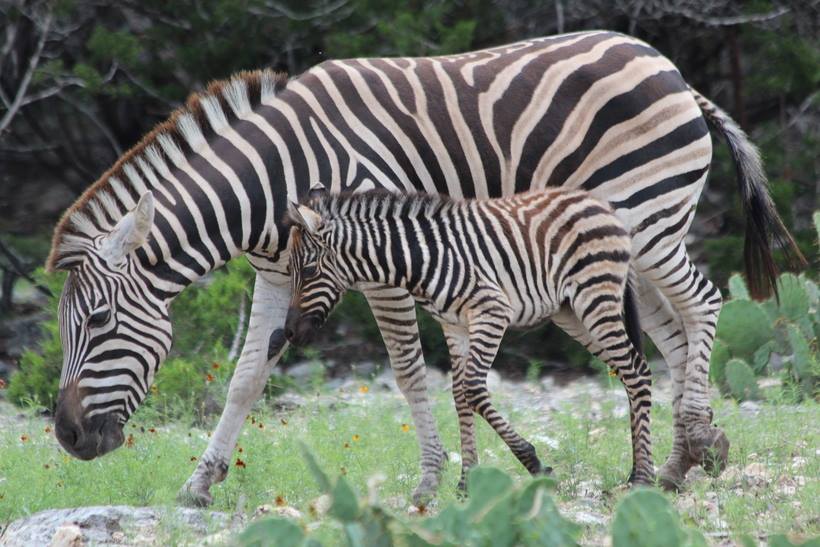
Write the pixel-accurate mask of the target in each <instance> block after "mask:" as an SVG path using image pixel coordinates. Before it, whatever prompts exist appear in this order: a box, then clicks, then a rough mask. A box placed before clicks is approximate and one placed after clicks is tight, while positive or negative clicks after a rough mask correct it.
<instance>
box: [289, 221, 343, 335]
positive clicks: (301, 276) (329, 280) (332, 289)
mask: <svg viewBox="0 0 820 547" xmlns="http://www.w3.org/2000/svg"><path fill="white" fill-rule="evenodd" d="M287 221H288V222H289V223H290V225H291V226H292V230H291V234H290V237H291V246H290V277H291V286H292V296H291V302H290V309H289V310H288V315H287V318H286V319H285V337H286V338H287V339H288V341H289V342H290V343H292V344H294V345H297V346H299V345H303V344H306V343H308V342H309V341H310V340H311V339H312V338H313V335H314V334H315V333H316V331H317V330H318V329H319V328H320V327H321V326H322V325H324V323H325V321H327V317H328V315H330V312H331V311H333V308H335V307H336V304H338V303H339V300H341V298H342V295H343V294H344V293H345V291H346V290H347V289H348V288H349V286H350V284H349V283H348V282H347V281H346V280H345V276H344V275H343V273H342V272H341V271H340V268H339V264H338V262H337V260H336V256H335V254H334V253H333V251H332V249H331V248H330V246H329V238H330V236H331V230H330V228H329V227H327V226H325V225H324V223H323V221H322V217H321V215H319V213H317V212H316V211H314V210H313V209H311V208H309V207H307V206H304V205H299V206H294V205H291V206H290V208H289V210H288V216H287Z"/></svg>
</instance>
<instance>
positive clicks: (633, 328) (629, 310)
mask: <svg viewBox="0 0 820 547" xmlns="http://www.w3.org/2000/svg"><path fill="white" fill-rule="evenodd" d="M630 277H631V276H630ZM624 324H625V325H626V337H627V338H629V341H630V342H632V346H633V347H634V348H635V349H636V350H637V352H638V353H639V354H640V355H641V357H643V336H642V331H641V318H640V315H638V302H637V300H635V289H634V288H633V287H632V280H631V279H630V280H628V281H627V282H626V288H625V289H624Z"/></svg>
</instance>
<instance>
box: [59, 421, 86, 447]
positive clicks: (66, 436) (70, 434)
mask: <svg viewBox="0 0 820 547" xmlns="http://www.w3.org/2000/svg"><path fill="white" fill-rule="evenodd" d="M55 429H56V433H57V437H58V438H59V439H60V440H61V441H62V442H63V444H64V445H66V446H71V447H74V446H77V442H78V441H79V440H80V434H79V429H78V427H77V426H75V425H73V424H59V425H57V426H56V427H55Z"/></svg>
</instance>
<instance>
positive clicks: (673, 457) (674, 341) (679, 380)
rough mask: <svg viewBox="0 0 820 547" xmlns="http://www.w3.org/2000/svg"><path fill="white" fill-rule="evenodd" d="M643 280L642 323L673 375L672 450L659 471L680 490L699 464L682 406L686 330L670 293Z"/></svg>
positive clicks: (667, 486) (668, 486)
mask: <svg viewBox="0 0 820 547" xmlns="http://www.w3.org/2000/svg"><path fill="white" fill-rule="evenodd" d="M639 280H640V283H639V284H638V293H639V298H638V310H639V313H638V315H640V318H641V327H642V328H643V330H644V331H645V332H646V334H647V335H648V336H649V337H650V338H651V339H652V342H653V343H654V344H655V347H656V348H658V350H659V351H660V352H661V354H662V355H663V358H664V361H666V364H667V365H668V366H669V374H670V376H671V378H672V421H673V437H672V450H671V451H670V453H669V456H668V457H667V459H666V461H665V462H664V464H663V465H662V466H661V467H660V469H659V471H658V481H659V482H660V484H661V486H663V487H664V488H665V489H667V490H677V489H679V488H680V487H681V485H682V484H683V481H684V479H685V478H686V473H687V472H688V471H689V469H691V468H692V466H693V465H698V462H697V461H695V460H693V459H692V458H691V457H690V456H689V448H688V442H687V440H686V428H685V427H684V425H683V420H682V419H681V409H680V407H681V400H682V399H683V392H684V387H685V382H686V357H687V346H688V344H687V340H686V331H685V330H684V327H683V323H682V321H681V318H680V315H678V313H677V312H676V311H675V310H674V308H672V306H671V304H670V303H669V301H668V300H667V299H666V297H664V296H663V294H661V293H660V292H659V291H658V289H657V288H656V287H655V286H653V285H652V284H651V283H649V282H648V281H646V280H645V279H642V278H639Z"/></svg>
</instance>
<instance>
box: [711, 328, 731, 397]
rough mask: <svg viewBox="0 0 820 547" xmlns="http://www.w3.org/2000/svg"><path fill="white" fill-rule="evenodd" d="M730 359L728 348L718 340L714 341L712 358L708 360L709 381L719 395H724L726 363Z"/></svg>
mask: <svg viewBox="0 0 820 547" xmlns="http://www.w3.org/2000/svg"><path fill="white" fill-rule="evenodd" d="M731 357H732V355H731V353H730V352H729V346H728V345H726V343H725V342H723V341H722V340H721V339H720V338H717V339H715V344H714V345H713V346H712V356H711V357H710V358H709V380H710V381H711V382H712V384H714V385H716V386H717V387H718V388H719V389H720V392H721V393H726V363H727V362H728V361H729V359H730V358H731Z"/></svg>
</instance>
